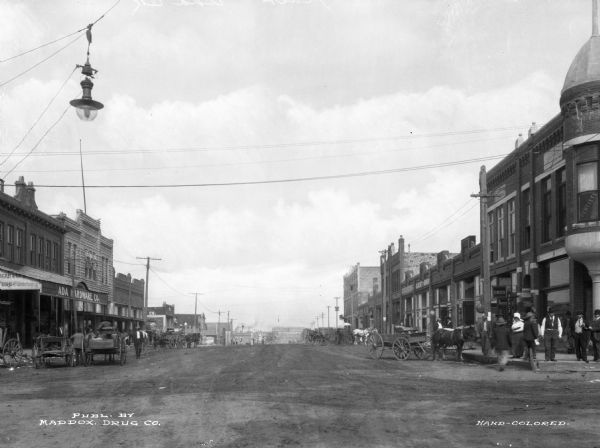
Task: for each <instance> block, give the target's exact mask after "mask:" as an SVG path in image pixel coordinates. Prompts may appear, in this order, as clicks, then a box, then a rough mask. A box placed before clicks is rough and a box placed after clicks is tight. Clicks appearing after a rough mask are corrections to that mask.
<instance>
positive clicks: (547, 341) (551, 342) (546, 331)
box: [540, 308, 562, 361]
mask: <svg viewBox="0 0 600 448" xmlns="http://www.w3.org/2000/svg"><path fill="white" fill-rule="evenodd" d="M540 337H541V338H542V339H543V341H544V352H545V360H546V361H556V346H557V345H558V340H559V339H560V338H561V337H562V325H561V323H560V319H559V318H558V317H557V316H556V315H555V314H554V310H553V309H552V308H549V309H548V316H546V317H544V319H542V325H541V327H540Z"/></svg>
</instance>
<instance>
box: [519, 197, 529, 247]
mask: <svg viewBox="0 0 600 448" xmlns="http://www.w3.org/2000/svg"><path fill="white" fill-rule="evenodd" d="M520 221H521V223H522V227H521V230H522V238H521V249H522V250H526V249H530V248H531V190H530V189H529V188H527V189H525V190H523V191H522V192H521V219H520Z"/></svg>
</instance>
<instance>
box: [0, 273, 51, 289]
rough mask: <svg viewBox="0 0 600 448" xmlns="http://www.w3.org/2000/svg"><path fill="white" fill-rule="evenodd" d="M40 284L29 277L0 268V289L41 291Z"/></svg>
mask: <svg viewBox="0 0 600 448" xmlns="http://www.w3.org/2000/svg"><path fill="white" fill-rule="evenodd" d="M41 289H42V284H41V283H39V282H36V281H35V280H32V279H30V278H26V277H22V276H20V275H16V274H14V273H12V272H8V271H3V270H0V291H23V290H27V291H41Z"/></svg>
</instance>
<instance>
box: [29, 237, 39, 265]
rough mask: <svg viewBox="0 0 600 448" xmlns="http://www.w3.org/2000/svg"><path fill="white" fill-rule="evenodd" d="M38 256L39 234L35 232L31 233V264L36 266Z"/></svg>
mask: <svg viewBox="0 0 600 448" xmlns="http://www.w3.org/2000/svg"><path fill="white" fill-rule="evenodd" d="M36 257H37V236H35V235H34V234H33V233H32V234H30V235H29V264H30V265H31V266H35V261H36Z"/></svg>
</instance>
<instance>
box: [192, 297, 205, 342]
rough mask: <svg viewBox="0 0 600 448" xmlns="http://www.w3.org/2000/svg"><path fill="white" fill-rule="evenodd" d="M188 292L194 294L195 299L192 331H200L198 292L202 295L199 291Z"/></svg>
mask: <svg viewBox="0 0 600 448" xmlns="http://www.w3.org/2000/svg"><path fill="white" fill-rule="evenodd" d="M190 294H194V295H195V296H196V301H195V303H194V330H193V331H194V333H200V331H198V294H200V295H202V294H203V293H201V292H191V293H190Z"/></svg>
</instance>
